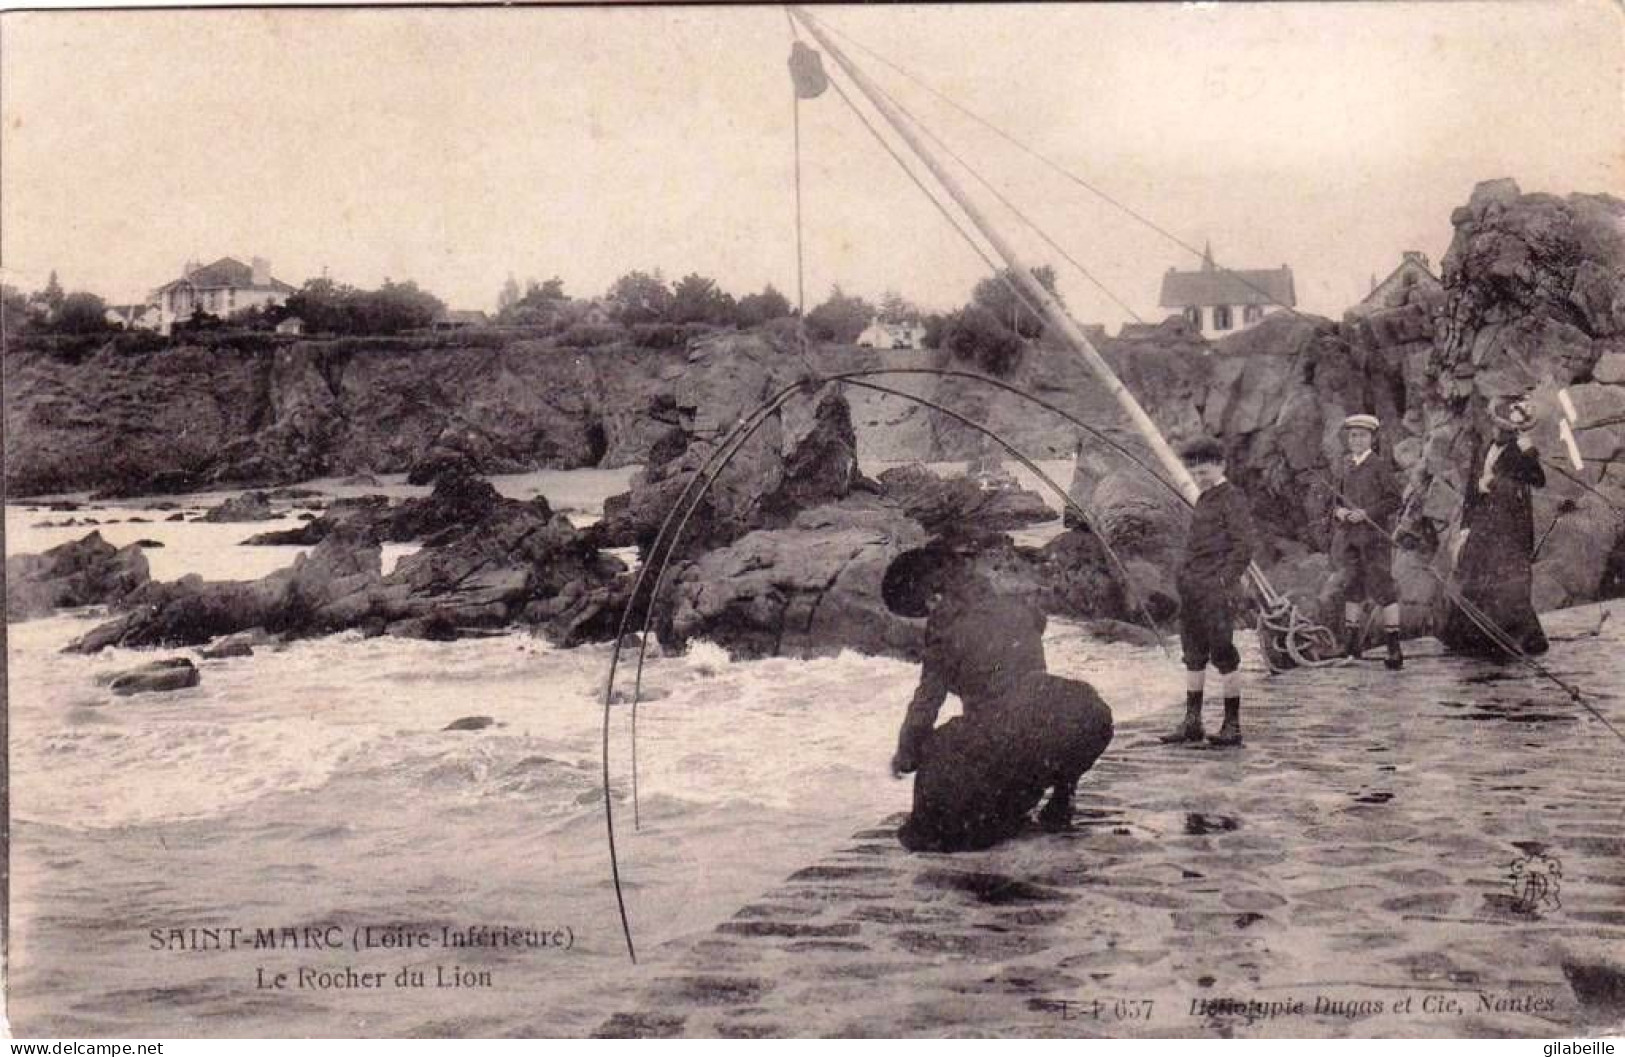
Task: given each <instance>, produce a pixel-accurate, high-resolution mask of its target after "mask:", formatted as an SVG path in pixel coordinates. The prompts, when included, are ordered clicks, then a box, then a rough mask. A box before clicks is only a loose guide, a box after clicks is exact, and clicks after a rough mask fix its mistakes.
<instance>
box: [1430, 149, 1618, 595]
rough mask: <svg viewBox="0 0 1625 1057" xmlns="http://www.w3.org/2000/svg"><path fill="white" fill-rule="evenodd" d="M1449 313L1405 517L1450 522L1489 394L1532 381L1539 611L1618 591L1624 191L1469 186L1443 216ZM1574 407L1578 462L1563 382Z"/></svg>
mask: <svg viewBox="0 0 1625 1057" xmlns="http://www.w3.org/2000/svg"><path fill="white" fill-rule="evenodd" d="M1451 221H1452V223H1453V224H1454V225H1455V228H1456V234H1455V239H1454V240H1453V242H1452V243H1451V247H1450V252H1449V253H1448V255H1447V256H1446V257H1445V259H1444V281H1445V290H1446V293H1447V299H1446V303H1445V306H1444V309H1443V312H1442V317H1443V325H1442V329H1441V332H1440V334H1439V336H1438V339H1437V341H1436V342H1435V345H1434V347H1433V349H1432V354H1431V356H1430V358H1429V359H1428V361H1427V363H1426V371H1425V375H1426V377H1425V383H1426V388H1425V389H1424V395H1425V397H1426V404H1425V412H1426V420H1425V426H1424V432H1423V435H1422V437H1421V438H1420V440H1421V443H1420V446H1419V447H1420V458H1419V460H1418V465H1417V466H1416V467H1415V473H1414V476H1413V479H1412V487H1413V491H1414V492H1415V494H1416V496H1417V501H1416V502H1415V503H1414V504H1413V510H1412V527H1413V529H1414V531H1415V532H1416V533H1417V534H1418V535H1419V536H1422V537H1425V538H1428V539H1436V540H1438V541H1439V542H1440V544H1441V546H1440V555H1441V556H1440V558H1439V562H1438V564H1439V566H1440V567H1441V568H1442V567H1443V566H1444V565H1445V564H1446V559H1445V557H1444V555H1445V554H1447V553H1448V548H1449V544H1450V543H1451V541H1452V540H1453V538H1454V536H1455V533H1456V531H1457V528H1458V524H1457V521H1458V516H1459V515H1458V512H1459V507H1460V495H1461V488H1462V486H1463V484H1464V482H1465V481H1466V479H1467V474H1468V473H1470V472H1471V468H1470V467H1468V466H1467V461H1468V459H1469V457H1470V452H1471V451H1472V449H1473V447H1474V442H1475V441H1476V440H1477V439H1478V437H1479V435H1480V434H1481V433H1482V432H1483V431H1484V430H1485V429H1486V428H1487V423H1486V416H1485V413H1484V408H1485V403H1486V401H1487V400H1489V399H1491V398H1493V397H1496V396H1500V395H1504V394H1512V393H1518V392H1523V391H1525V390H1528V389H1533V391H1534V399H1535V403H1536V406H1537V408H1538V410H1539V411H1540V414H1541V424H1540V426H1539V428H1538V429H1537V430H1536V432H1535V438H1536V443H1537V444H1538V446H1539V448H1540V451H1541V455H1542V461H1543V464H1544V467H1545V471H1546V480H1547V484H1546V487H1545V488H1543V489H1539V490H1537V491H1536V492H1535V494H1534V520H1535V539H1536V550H1535V568H1534V601H1535V606H1536V608H1537V609H1540V610H1546V609H1552V608H1557V607H1560V606H1565V605H1572V604H1576V603H1580V602H1584V601H1590V600H1594V599H1598V598H1604V597H1611V596H1614V595H1617V594H1619V593H1620V591H1621V588H1622V586H1625V584H1622V583H1621V580H1622V577H1621V575H1620V574H1621V572H1622V571H1625V520H1622V519H1621V516H1620V514H1621V511H1625V379H1622V372H1621V371H1620V366H1621V364H1622V362H1625V361H1622V360H1621V359H1620V357H1621V356H1622V355H1625V202H1622V201H1621V200H1620V199H1617V198H1614V197H1612V196H1609V195H1583V194H1572V195H1568V196H1566V197H1558V196H1555V195H1547V194H1524V193H1522V192H1521V191H1520V190H1519V188H1518V186H1517V184H1515V183H1513V182H1512V181H1511V180H1495V181H1490V182H1488V183H1484V184H1480V185H1479V186H1478V187H1477V188H1475V189H1474V191H1473V194H1472V197H1471V199H1470V200H1469V201H1468V203H1467V205H1465V206H1463V207H1462V208H1460V209H1458V210H1456V212H1455V214H1454V215H1453V216H1452V217H1451ZM1565 387H1566V389H1567V392H1568V395H1569V398H1570V401H1571V403H1572V404H1573V406H1574V409H1575V411H1576V412H1577V418H1576V420H1575V422H1574V424H1573V432H1574V436H1575V439H1576V441H1577V445H1578V448H1579V453H1580V455H1581V457H1582V459H1583V467H1582V468H1579V469H1576V468H1575V467H1574V466H1573V465H1572V464H1571V463H1570V462H1569V458H1568V455H1567V453H1566V452H1565V449H1564V445H1563V442H1562V439H1561V436H1560V434H1559V427H1558V423H1559V420H1560V418H1561V417H1562V412H1561V409H1560V404H1559V402H1558V399H1557V392H1558V390H1560V389H1563V388H1565Z"/></svg>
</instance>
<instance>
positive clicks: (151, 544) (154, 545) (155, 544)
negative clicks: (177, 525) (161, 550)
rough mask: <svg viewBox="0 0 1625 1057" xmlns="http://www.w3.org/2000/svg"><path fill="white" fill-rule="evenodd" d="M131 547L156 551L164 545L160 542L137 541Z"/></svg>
mask: <svg viewBox="0 0 1625 1057" xmlns="http://www.w3.org/2000/svg"><path fill="white" fill-rule="evenodd" d="M131 546H134V547H141V548H142V549H144V550H154V549H156V548H158V547H162V546H163V543H162V542H160V541H158V540H136V541H135V542H134V543H133V544H131Z"/></svg>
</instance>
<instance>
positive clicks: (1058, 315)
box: [789, 6, 1201, 503]
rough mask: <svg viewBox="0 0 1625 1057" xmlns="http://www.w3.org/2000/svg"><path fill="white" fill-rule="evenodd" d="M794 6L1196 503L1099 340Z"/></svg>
mask: <svg viewBox="0 0 1625 1057" xmlns="http://www.w3.org/2000/svg"><path fill="white" fill-rule="evenodd" d="M789 10H790V14H791V15H792V16H794V17H795V19H796V21H797V22H799V23H800V24H801V26H802V28H804V29H806V30H807V32H808V33H810V34H811V35H812V36H813V38H814V39H815V40H817V41H818V43H819V45H820V46H821V47H822V48H823V49H824V50H825V51H826V52H827V53H828V54H829V56H830V57H831V58H833V59H834V60H835V61H836V62H837V63H839V64H840V67H841V69H843V70H845V71H846V75H847V76H848V77H850V78H851V79H852V82H853V83H854V84H856V85H857V86H858V89H859V90H860V91H862V92H863V94H864V96H865V97H866V98H867V99H868V100H869V102H870V103H872V104H873V105H874V107H875V109H876V110H879V111H880V113H881V115H882V116H883V117H885V119H886V121H887V122H888V123H890V125H891V127H892V128H893V129H894V130H895V131H896V132H897V134H898V135H899V136H901V137H903V140H904V141H905V142H906V143H907V144H908V145H909V147H911V148H912V149H913V151H914V153H915V154H916V155H918V156H919V158H920V160H921V161H923V162H924V163H925V165H926V167H927V168H928V169H930V170H931V174H932V175H933V176H935V177H936V178H937V180H938V182H940V183H941V184H942V186H943V188H944V189H946V190H947V192H948V194H949V195H951V196H952V197H953V200H954V201H955V202H957V203H959V207H960V208H961V209H963V210H964V211H965V215H966V216H968V217H969V218H970V220H971V222H972V223H973V224H975V225H976V228H977V230H978V231H980V232H981V233H982V235H983V237H985V238H986V239H987V240H988V242H990V243H992V244H993V248H994V249H996V250H997V251H998V253H999V256H1001V257H1003V258H1004V260H1005V263H1006V264H1008V265H1009V266H1010V271H1011V272H1012V275H1013V278H1014V279H1015V281H1016V282H1017V283H1018V284H1019V285H1020V286H1021V289H1022V292H1023V293H1025V294H1026V295H1027V296H1028V297H1029V298H1031V299H1032V302H1033V303H1034V304H1036V305H1037V306H1038V307H1039V308H1040V309H1041V310H1042V311H1043V313H1044V319H1045V321H1046V322H1047V323H1049V325H1050V327H1051V328H1052V329H1053V330H1054V331H1055V332H1056V333H1058V334H1060V335H1061V336H1063V337H1064V338H1065V339H1066V341H1067V344H1069V345H1071V346H1072V348H1073V350H1074V351H1075V352H1077V353H1078V355H1079V356H1081V357H1083V361H1084V363H1085V364H1087V365H1088V367H1089V370H1090V371H1091V372H1092V373H1093V374H1094V376H1095V378H1096V379H1097V380H1098V381H1099V382H1100V384H1101V385H1102V386H1104V387H1105V389H1106V391H1107V392H1108V393H1110V394H1111V395H1112V398H1113V399H1115V400H1116V401H1117V403H1118V406H1120V407H1121V408H1122V409H1123V412H1124V413H1125V414H1126V415H1128V418H1129V421H1130V422H1131V423H1133V425H1134V428H1135V430H1136V431H1138V432H1139V434H1140V436H1141V437H1142V438H1143V439H1144V440H1145V442H1146V444H1147V445H1149V446H1150V448H1151V451H1152V453H1153V454H1154V455H1155V456H1156V457H1157V461H1158V462H1159V463H1161V465H1162V468H1163V470H1164V471H1166V472H1167V474H1168V477H1169V479H1170V480H1171V481H1173V483H1174V484H1175V485H1176V486H1177V487H1178V488H1179V491H1180V493H1181V494H1183V495H1184V496H1185V498H1186V499H1188V500H1190V501H1191V502H1192V503H1194V502H1196V497H1197V496H1198V495H1200V494H1201V489H1199V488H1198V487H1197V486H1196V482H1195V480H1193V479H1192V478H1191V475H1190V471H1188V470H1186V469H1185V464H1184V463H1183V462H1182V461H1180V458H1179V456H1178V455H1177V454H1175V453H1174V450H1173V448H1172V447H1170V446H1169V444H1168V441H1167V439H1166V438H1164V437H1163V435H1162V431H1161V430H1159V429H1158V428H1157V424H1156V423H1155V422H1153V421H1152V420H1151V416H1150V415H1148V414H1147V413H1146V410H1145V408H1143V407H1141V406H1140V402H1139V401H1138V400H1136V399H1135V398H1134V394H1133V393H1131V392H1129V390H1128V387H1127V386H1125V385H1124V384H1123V382H1122V380H1121V379H1120V378H1118V377H1117V375H1116V374H1115V373H1114V372H1113V371H1112V369H1111V366H1110V365H1109V364H1107V363H1106V360H1105V357H1103V356H1101V355H1100V350H1099V349H1096V348H1095V346H1094V343H1093V342H1091V341H1090V340H1089V338H1088V336H1087V335H1086V334H1084V333H1083V331H1082V330H1081V329H1080V328H1079V327H1078V324H1077V323H1076V322H1075V321H1073V319H1072V317H1071V316H1070V315H1068V314H1067V311H1066V309H1064V308H1062V307H1061V305H1060V302H1058V301H1056V300H1055V298H1054V297H1053V296H1051V295H1050V292H1049V291H1048V290H1046V289H1044V284H1042V283H1040V282H1039V281H1038V280H1037V279H1035V278H1033V273H1032V270H1031V269H1030V268H1028V267H1027V265H1026V263H1025V262H1024V261H1023V260H1022V258H1021V255H1020V254H1019V253H1017V252H1016V248H1015V247H1014V246H1013V245H1011V243H1010V241H1009V240H1008V239H1006V238H1005V237H1004V235H1003V234H1001V233H1000V231H999V229H998V228H996V227H994V226H993V224H992V222H991V221H989V220H988V219H987V216H986V214H984V213H983V212H982V210H981V209H979V208H977V205H976V203H975V202H974V201H972V200H971V198H970V196H969V195H967V194H966V193H965V189H964V187H963V186H961V185H960V183H959V181H958V180H957V179H955V178H954V175H953V173H951V172H949V171H948V168H947V167H946V166H945V165H943V164H942V162H941V161H940V160H938V158H937V156H936V155H935V154H934V153H932V151H931V149H930V147H928V146H927V145H926V143H925V142H924V141H923V140H922V139H921V138H920V136H919V135H918V134H917V133H915V131H914V130H913V129H912V128H911V127H910V126H909V124H908V122H907V121H906V120H905V119H904V118H903V116H902V114H900V113H899V112H898V111H897V108H896V107H894V106H892V104H891V102H890V101H889V100H888V99H887V98H886V94H885V93H884V92H883V91H881V90H880V88H879V87H877V86H876V85H875V84H874V82H873V81H871V80H870V79H869V77H868V75H867V74H865V73H864V72H863V71H862V70H861V69H859V68H858V67H857V66H856V65H854V64H853V63H852V61H851V60H850V59H848V58H847V56H846V53H845V52H843V51H842V50H841V49H840V47H839V45H837V44H836V43H835V42H834V41H833V40H831V39H830V38H829V35H828V34H826V33H825V32H824V31H823V29H822V28H821V27H820V26H819V25H818V24H817V23H816V22H814V21H813V20H812V19H810V18H808V17H807V15H806V13H805V12H803V11H802V10H801V9H800V8H799V7H796V6H791V7H790V9H789Z"/></svg>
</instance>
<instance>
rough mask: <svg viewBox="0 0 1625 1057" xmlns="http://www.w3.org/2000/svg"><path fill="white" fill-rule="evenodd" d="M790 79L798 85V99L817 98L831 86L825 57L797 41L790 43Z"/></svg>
mask: <svg viewBox="0 0 1625 1057" xmlns="http://www.w3.org/2000/svg"><path fill="white" fill-rule="evenodd" d="M790 79H791V80H792V81H794V82H795V85H796V98H797V99H817V98H818V97H819V96H821V95H823V94H824V89H826V88H828V87H829V76H828V75H827V74H825V73H824V59H823V56H821V55H819V54H818V52H816V51H814V50H813V49H811V48H809V47H807V45H805V44H803V43H801V41H799V40H798V41H796V42H795V43H794V44H792V45H790Z"/></svg>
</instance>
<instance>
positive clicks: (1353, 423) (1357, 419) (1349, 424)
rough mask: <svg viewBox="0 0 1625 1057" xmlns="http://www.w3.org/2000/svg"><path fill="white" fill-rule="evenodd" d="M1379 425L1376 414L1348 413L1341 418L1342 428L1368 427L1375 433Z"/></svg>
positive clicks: (1380, 424)
mask: <svg viewBox="0 0 1625 1057" xmlns="http://www.w3.org/2000/svg"><path fill="white" fill-rule="evenodd" d="M1381 426H1382V423H1381V422H1379V421H1377V416H1376V415H1350V416H1349V417H1348V418H1345V419H1344V420H1343V428H1344V429H1369V430H1370V431H1371V432H1373V433H1375V432H1377V430H1378V429H1379V428H1380V427H1381Z"/></svg>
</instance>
